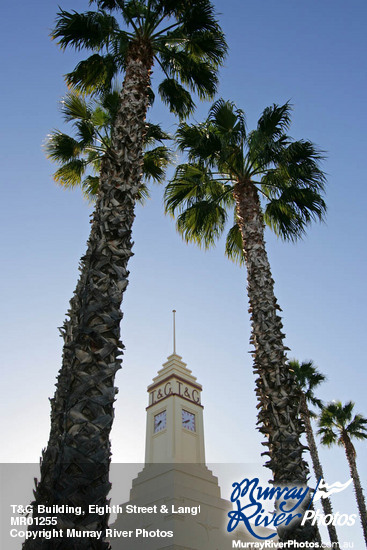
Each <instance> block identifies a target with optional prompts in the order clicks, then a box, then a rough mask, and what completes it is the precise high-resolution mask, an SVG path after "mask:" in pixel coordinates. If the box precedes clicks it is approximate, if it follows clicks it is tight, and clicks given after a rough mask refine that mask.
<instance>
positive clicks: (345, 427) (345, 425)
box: [318, 401, 367, 453]
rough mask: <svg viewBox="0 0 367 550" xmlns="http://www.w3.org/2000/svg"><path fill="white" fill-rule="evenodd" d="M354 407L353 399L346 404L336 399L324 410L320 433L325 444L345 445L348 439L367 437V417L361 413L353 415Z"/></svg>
mask: <svg viewBox="0 0 367 550" xmlns="http://www.w3.org/2000/svg"><path fill="white" fill-rule="evenodd" d="M353 409H354V403H353V402H352V401H349V402H348V403H346V404H345V405H343V404H342V403H341V401H335V402H332V403H329V404H328V405H327V406H326V407H325V408H324V409H323V410H322V412H321V415H320V421H319V426H320V428H319V431H318V434H319V435H320V436H321V443H322V444H323V445H327V446H328V447H330V446H331V445H334V444H335V443H336V444H338V445H341V446H344V447H345V445H346V442H347V441H348V440H351V439H359V440H362V439H367V418H364V417H363V416H362V415H361V414H356V415H355V416H353ZM354 453H355V451H354Z"/></svg>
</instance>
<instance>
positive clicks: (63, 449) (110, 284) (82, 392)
mask: <svg viewBox="0 0 367 550" xmlns="http://www.w3.org/2000/svg"><path fill="white" fill-rule="evenodd" d="M136 51H137V50H136ZM141 51H142V48H141V46H140V48H139V54H137V53H135V52H134V51H133V50H131V52H130V57H129V62H128V64H127V68H126V76H125V80H124V85H123V89H122V92H121V102H120V109H119V112H118V114H117V117H116V121H115V124H114V131H113V136H112V146H111V152H110V154H109V155H108V156H106V157H105V159H104V161H103V163H102V168H101V174H100V190H99V195H98V199H97V204H96V208H95V212H94V215H93V220H92V228H91V233H90V237H89V240H88V247H87V252H86V255H85V256H84V257H83V258H82V260H81V265H80V271H81V274H80V278H79V281H78V284H77V287H76V291H75V293H74V296H73V298H72V300H71V302H70V309H69V311H68V316H69V319H68V320H67V321H66V322H65V324H64V326H63V329H62V334H63V338H64V349H63V364H62V368H61V370H60V372H59V376H58V382H57V388H56V392H55V396H54V398H53V399H52V400H51V431H50V438H49V442H48V446H47V449H46V450H45V451H44V452H43V457H42V463H41V480H40V482H39V483H38V484H37V485H36V490H35V501H34V514H33V516H34V517H36V516H38V515H40V514H38V512H37V509H38V508H37V506H38V505H39V504H46V505H48V506H52V505H65V506H68V507H69V509H70V507H76V506H81V507H82V511H83V513H82V514H75V513H60V514H51V515H57V517H58V523H57V526H56V528H57V529H63V534H64V535H65V534H67V531H66V530H67V529H77V530H81V531H101V532H102V536H101V539H100V540H96V539H93V538H83V537H81V538H80V537H77V536H76V537H73V536H69V537H67V538H63V539H62V538H55V539H50V540H44V539H36V540H34V541H31V540H30V539H29V540H28V541H27V542H26V543H25V544H24V548H25V549H26V550H31V549H33V548H41V547H42V549H43V550H48V549H51V548H52V549H55V550H56V549H68V550H72V549H78V550H84V549H85V550H87V549H98V550H102V549H107V548H109V545H108V543H107V542H104V541H103V536H104V532H105V529H106V527H107V522H108V513H107V512H106V513H104V514H102V515H99V514H97V513H90V511H89V505H91V504H95V505H98V506H102V507H104V509H105V507H106V505H107V504H108V502H109V501H108V500H107V495H108V493H109V490H110V482H109V466H110V455H111V451H110V441H109V435H110V431H111V426H112V421H113V417H114V410H113V403H114V401H115V395H116V393H117V389H116V388H115V386H114V379H115V374H116V371H117V370H118V369H119V368H120V367H121V359H120V358H119V356H120V355H121V354H122V349H123V345H122V343H121V341H120V321H121V318H122V313H121V311H120V306H121V302H122V297H123V293H124V291H125V289H126V287H127V284H128V275H129V272H128V271H127V264H128V261H129V258H130V257H131V256H132V245H133V243H132V241H131V230H132V225H133V221H134V217H135V214H134V207H135V201H136V196H137V193H138V191H139V186H140V180H141V165H142V151H143V137H144V132H145V117H146V111H147V107H148V96H147V92H148V86H149V84H150V71H151V66H152V56H151V54H150V52H149V51H146V55H145V56H144V57H142V55H141ZM42 528H44V527H42ZM32 530H35V528H34V526H32Z"/></svg>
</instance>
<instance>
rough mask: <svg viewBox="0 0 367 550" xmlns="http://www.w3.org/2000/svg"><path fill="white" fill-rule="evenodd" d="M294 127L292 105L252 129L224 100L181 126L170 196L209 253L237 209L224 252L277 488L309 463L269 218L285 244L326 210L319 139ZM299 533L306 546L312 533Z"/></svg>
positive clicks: (171, 206)
mask: <svg viewBox="0 0 367 550" xmlns="http://www.w3.org/2000/svg"><path fill="white" fill-rule="evenodd" d="M289 124H290V105H289V104H288V103H286V104H285V105H282V106H278V105H273V106H272V107H269V108H267V109H265V111H264V112H263V114H262V116H261V118H260V120H259V122H258V126H257V129H256V130H254V131H252V132H250V133H247V130H246V124H245V117H244V113H243V112H242V111H241V110H239V109H237V108H236V106H235V105H234V104H233V103H231V102H225V101H224V100H219V101H217V102H216V103H214V105H213V106H212V107H211V109H210V111H209V116H208V118H207V119H206V121H205V122H203V123H200V124H197V125H194V124H193V125H189V124H187V123H182V124H181V125H180V127H179V129H178V132H177V141H178V144H179V148H180V149H181V151H184V152H186V153H187V155H188V160H189V162H188V163H186V164H182V165H180V166H178V168H177V169H176V173H175V176H174V178H173V180H172V181H171V182H170V183H169V184H168V186H167V188H166V192H165V204H166V210H167V211H168V212H169V213H171V214H172V215H175V214H176V213H177V228H178V231H179V232H180V233H181V234H182V235H183V237H184V238H185V239H186V240H187V241H194V242H196V243H198V244H201V245H203V246H205V247H209V246H210V245H212V244H214V243H215V242H216V240H217V239H218V238H219V237H220V236H221V235H222V233H223V231H224V230H225V227H226V222H227V219H228V211H229V210H231V209H233V210H234V225H233V226H232V227H231V228H230V229H229V232H228V235H227V241H226V254H227V255H228V256H229V257H230V258H232V259H238V260H239V261H241V262H242V261H244V262H245V264H246V267H247V280H248V286H247V290H248V296H249V302H250V313H251V319H252V337H251V342H252V343H253V345H254V346H255V351H253V352H252V353H253V355H254V370H255V373H256V374H257V381H256V385H257V389H256V393H257V396H258V399H259V414H258V424H259V425H260V427H259V430H260V431H261V432H262V433H263V434H265V435H266V436H267V442H266V443H264V444H265V445H267V446H268V451H267V452H266V453H264V454H268V455H269V461H268V462H267V463H266V466H267V467H269V468H271V470H272V472H273V478H274V483H275V484H277V485H282V484H289V483H297V484H306V482H307V475H308V467H307V464H306V462H305V461H304V459H303V457H302V453H303V450H304V446H303V445H302V444H301V441H300V438H301V434H302V432H303V430H304V428H303V423H302V421H301V420H300V418H299V406H300V400H299V389H298V385H297V383H296V379H295V376H294V374H293V372H291V371H290V369H289V367H288V364H287V357H286V349H287V348H286V347H285V345H284V342H283V338H284V334H283V332H282V322H281V319H280V317H279V315H278V313H277V310H279V309H280V308H279V306H278V305H277V301H276V298H275V295H274V281H273V279H272V276H271V271H270V266H269V261H268V257H267V253H266V248H265V242H264V222H266V223H267V224H268V225H270V227H271V228H272V229H273V230H274V231H275V233H276V234H278V235H280V236H281V237H283V238H284V239H296V238H297V237H299V236H301V235H302V234H303V233H304V231H305V229H306V227H307V226H308V225H309V223H310V222H311V221H312V220H313V219H315V218H316V219H322V217H323V214H324V212H325V203H324V200H323V199H322V197H321V193H322V191H323V189H324V181H325V178H324V174H323V173H322V171H321V170H320V168H319V160H320V159H321V154H320V152H318V151H317V149H316V148H315V147H314V145H313V144H312V143H311V142H309V141H301V140H299V141H293V140H292V139H291V138H289V137H288V136H287V135H286V130H287V129H288V127H289ZM297 536H298V535H297ZM299 536H300V537H302V536H306V539H305V540H307V537H308V534H307V533H306V530H305V531H304V533H303V534H300V535H299ZM310 536H311V535H310Z"/></svg>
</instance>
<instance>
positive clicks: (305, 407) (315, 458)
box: [289, 359, 339, 548]
mask: <svg viewBox="0 0 367 550" xmlns="http://www.w3.org/2000/svg"><path fill="white" fill-rule="evenodd" d="M289 368H290V369H291V370H293V372H294V373H295V375H296V378H297V382H298V384H299V386H300V388H301V390H302V393H301V407H300V413H301V417H302V420H303V422H304V424H305V430H306V438H307V445H308V448H309V450H310V455H311V460H312V465H313V469H314V473H315V477H316V479H317V480H318V479H325V476H324V472H323V469H322V465H321V462H320V458H319V453H318V450H317V446H316V441H315V437H314V433H313V429H312V425H311V418H317V415H316V414H315V413H314V412H313V411H311V410H310V408H309V404H311V405H313V406H314V407H318V408H319V409H321V408H322V406H323V403H322V401H321V400H320V399H318V397H316V395H315V389H316V388H317V387H318V386H319V385H320V384H321V383H322V382H324V381H325V380H326V376H325V375H324V374H322V373H321V372H319V371H318V370H317V367H316V366H315V365H314V363H313V361H304V362H302V363H301V364H300V363H299V361H297V360H295V359H293V360H292V361H289ZM321 504H322V509H323V510H324V513H325V515H327V514H332V513H333V509H332V506H331V502H330V499H329V498H328V497H326V498H322V499H321ZM327 529H328V533H329V537H330V542H331V543H332V544H334V546H333V547H334V548H338V544H339V541H338V535H337V532H336V529H335V526H334V525H332V524H329V525H328V526H327Z"/></svg>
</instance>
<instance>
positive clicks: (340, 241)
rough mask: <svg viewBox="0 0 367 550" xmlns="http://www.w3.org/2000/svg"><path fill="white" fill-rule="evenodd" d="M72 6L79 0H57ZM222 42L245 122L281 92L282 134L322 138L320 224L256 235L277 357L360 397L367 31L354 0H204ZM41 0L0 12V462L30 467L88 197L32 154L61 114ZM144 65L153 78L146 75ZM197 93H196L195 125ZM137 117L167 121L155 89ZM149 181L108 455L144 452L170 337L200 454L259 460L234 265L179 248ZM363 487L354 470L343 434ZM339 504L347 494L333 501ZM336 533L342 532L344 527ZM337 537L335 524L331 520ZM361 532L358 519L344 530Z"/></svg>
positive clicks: (239, 281) (67, 64)
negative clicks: (279, 335)
mask: <svg viewBox="0 0 367 550" xmlns="http://www.w3.org/2000/svg"><path fill="white" fill-rule="evenodd" d="M60 4H61V7H62V8H64V9H76V10H80V11H81V10H84V9H87V2H86V1H84V0H75V1H71V0H65V1H63V2H60ZM215 4H216V7H217V10H218V11H219V12H220V13H221V15H220V21H221V23H222V26H223V29H224V31H225V32H226V34H227V40H228V43H229V47H230V51H229V56H228V59H227V60H226V63H225V66H224V67H223V69H222V71H221V77H220V82H221V83H220V89H219V94H218V95H220V96H223V97H224V98H225V99H231V100H233V101H235V102H236V103H237V105H238V107H240V108H242V109H243V110H244V111H245V112H246V116H247V122H248V126H249V128H251V127H253V126H254V124H256V121H257V119H258V117H259V116H260V114H261V112H262V110H263V109H264V108H265V107H266V106H268V105H270V104H272V103H274V102H275V103H284V102H285V101H287V100H290V101H291V103H292V104H293V105H294V112H293V125H292V127H291V131H290V133H291V135H292V136H293V137H295V138H297V139H298V138H308V139H311V140H312V141H314V142H316V143H317V144H318V146H319V147H321V148H322V149H323V150H325V151H326V154H327V160H326V161H325V163H324V169H325V171H326V172H327V177H328V186H327V196H326V200H327V204H328V215H327V219H326V223H324V224H322V225H314V226H312V227H311V228H310V229H309V231H308V235H307V237H306V238H305V239H304V240H303V241H301V242H299V243H297V244H285V243H282V242H280V241H277V239H276V238H275V237H274V236H273V235H271V234H270V232H267V234H266V241H267V247H268V253H269V258H270V262H271V266H272V272H273V276H274V279H275V292H276V295H277V298H278V301H279V304H280V306H281V307H282V309H283V322H284V328H285V332H286V335H287V340H286V343H287V345H288V347H289V348H290V349H291V351H290V352H289V356H290V357H296V358H298V359H300V360H304V359H309V358H311V359H313V360H314V361H315V363H316V364H317V365H318V366H319V368H320V370H321V371H322V372H324V373H325V374H326V375H327V377H328V381H327V383H325V384H324V385H323V387H322V388H321V389H320V396H321V398H323V399H324V400H326V401H328V400H331V399H341V400H343V401H345V400H349V399H352V400H353V401H355V402H356V411H357V412H361V413H363V414H365V415H367V408H366V406H365V387H366V374H365V353H364V351H365V350H364V341H365V334H366V315H365V309H366V284H365V281H366V247H365V240H366V223H365V219H366V215H365V204H366V198H367V197H366V194H367V193H366V185H365V169H364V159H365V151H366V135H365V121H366V114H367V113H366V102H365V94H366V67H365V52H366V36H365V21H366V16H367V6H366V3H365V2H364V1H362V0H353V1H352V2H350V3H349V4H346V3H345V2H344V1H341V0H336V1H335V0H323V1H322V2H319V1H317V0H309V1H307V2H306V1H303V2H301V1H297V2H295V1H294V0H292V1H290V0H289V1H285V0H280V1H279V2H274V0H261V1H255V0H249V1H240V0H231V2H224V0H217V1H216V2H215ZM56 12H57V2H55V1H53V0H47V1H46V0H43V1H39V2H37V3H36V4H31V3H28V2H23V3H22V6H21V9H19V4H15V3H13V4H9V3H8V4H7V5H6V6H5V7H4V8H3V10H2V19H1V23H0V25H1V32H0V40H1V49H0V51H1V56H2V61H1V69H2V70H1V72H2V77H3V78H2V81H3V85H2V90H1V95H2V113H1V128H2V132H1V136H0V139H1V148H0V151H1V173H0V181H1V198H2V200H1V218H0V219H1V224H2V230H1V235H2V238H1V249H2V254H1V256H2V269H1V273H0V277H1V289H2V300H1V302H2V316H1V324H2V326H1V339H2V344H1V349H2V353H1V359H2V365H3V375H2V376H3V382H4V391H3V398H2V404H1V407H2V408H3V409H4V412H3V413H2V419H3V420H4V421H5V425H4V428H3V430H4V435H5V437H6V439H7V445H6V446H5V448H4V449H3V450H2V454H3V456H2V460H3V461H8V462H37V461H38V458H39V455H40V451H41V448H42V447H43V446H45V444H46V441H47V437H48V429H49V427H48V422H49V403H48V397H51V396H52V394H53V391H54V383H55V377H56V373H57V371H58V369H59V367H60V365H61V359H60V358H61V339H60V337H59V336H58V331H57V327H58V326H60V325H61V324H62V322H63V319H64V316H65V312H66V310H67V307H68V301H69V299H70V298H71V296H72V293H73V290H74V287H75V284H76V281H77V267H78V261H79V258H80V257H81V255H82V254H83V252H84V249H85V242H86V240H87V236H88V232H89V215H90V213H91V208H90V206H89V205H88V204H87V203H86V202H85V201H84V200H83V199H82V198H81V195H80V193H79V192H78V191H75V192H67V191H64V190H62V189H60V188H58V187H57V186H56V185H55V184H54V183H53V181H52V172H53V170H54V167H53V166H52V165H51V164H50V163H49V162H48V161H47V159H46V158H45V156H44V153H43V151H42V142H43V140H44V139H45V136H46V135H47V133H48V132H49V131H50V130H51V129H53V128H55V127H61V116H60V113H59V111H58V101H59V100H60V99H61V97H62V95H63V94H64V93H65V85H64V83H63V74H65V73H66V72H68V71H70V70H71V69H72V67H73V66H74V64H75V61H76V56H75V54H74V53H72V52H66V53H62V52H61V51H60V50H59V49H58V47H57V45H56V44H55V43H53V42H51V41H50V39H49V36H48V35H49V31H50V29H51V28H52V25H53V21H54V19H55V15H56ZM153 78H154V76H153ZM208 107H209V104H201V105H199V106H198V110H197V112H196V115H195V118H196V119H197V120H200V119H201V118H203V117H204V116H205V114H206V112H207V110H208ZM151 116H152V119H154V121H157V122H160V123H162V124H163V126H164V127H165V128H166V129H167V130H168V131H170V132H174V129H175V123H176V121H175V120H174V118H173V117H172V116H170V115H169V114H167V112H166V111H165V109H164V108H163V107H162V106H160V105H159V104H158V102H157V104H156V106H155V107H154V110H153V112H152V115H151ZM162 192H163V188H159V187H153V188H152V198H151V200H150V201H148V203H147V204H146V206H144V208H142V207H140V206H138V207H137V217H136V222H135V225H134V241H135V246H134V253H135V256H134V257H133V259H132V260H131V263H130V265H129V267H130V272H131V275H130V284H129V287H128V289H127V292H126V294H125V298H124V303H123V311H124V319H123V323H122V338H123V341H124V344H125V346H126V352H125V355H124V366H123V370H122V371H120V372H119V374H118V377H117V385H118V386H119V387H120V393H119V397H118V401H117V403H116V420H115V424H114V428H113V459H114V460H115V461H116V462H118V461H122V462H123V461H127V462H129V461H130V462H140V461H142V460H143V457H144V444H145V406H146V404H147V395H146V387H147V385H148V384H149V383H150V381H151V379H152V377H153V376H154V375H155V373H156V371H157V370H158V369H159V368H160V365H161V364H162V363H163V362H164V360H165V358H166V356H167V355H169V354H170V353H171V351H172V344H171V340H172V335H171V310H172V309H173V308H175V309H176V310H177V350H178V353H180V354H181V355H182V356H183V359H184V361H186V362H187V363H188V366H189V368H191V369H192V370H193V373H194V374H195V375H196V376H197V377H198V379H199V382H200V383H201V384H202V385H203V387H204V393H203V402H204V405H205V412H204V415H205V416H204V418H205V430H206V454H207V460H208V462H260V461H261V460H260V459H259V454H260V452H262V450H263V448H262V447H261V445H260V442H261V437H260V434H258V433H257V432H256V430H255V427H254V426H255V422H256V409H255V405H256V401H255V397H254V391H253V389H254V378H253V374H252V366H251V356H250V355H249V353H248V350H249V349H250V346H249V343H248V342H249V336H250V325H249V318H248V313H247V307H248V305H247V296H246V273H245V270H244V269H243V268H239V267H238V266H236V265H233V264H231V263H230V262H229V261H228V260H227V259H225V257H224V254H223V247H224V245H223V243H219V244H218V246H217V248H216V249H215V250H211V251H209V252H203V251H201V250H199V249H197V248H195V247H194V246H193V245H186V244H184V243H183V242H182V240H181V238H180V237H179V236H178V235H177V234H176V232H175V228H174V222H173V221H172V220H171V219H170V218H168V217H165V216H164V215H163V206H162ZM356 448H357V452H358V453H359V456H358V458H357V460H358V465H359V468H360V474H361V479H362V485H364V486H365V487H366V485H367V484H366V476H367V468H366V465H365V464H363V463H362V454H361V452H362V449H363V444H358V443H357V445H356ZM321 456H322V459H323V462H324V465H325V470H326V471H327V476H328V479H329V480H330V481H336V480H339V481H346V479H347V478H348V475H349V472H348V467H347V463H346V460H345V457H344V453H343V451H342V449H339V448H337V449H334V450H332V451H329V450H322V451H321ZM345 506H346V507H347V508H348V510H346V513H351V512H349V508H350V510H351V511H355V505H354V498H353V493H352V491H351V490H349V495H346V496H345V500H342V501H341V502H340V508H343V510H344V507H345ZM349 529H351V528H349ZM344 533H345V540H348V538H347V537H348V535H350V533H351V531H348V530H344ZM350 540H353V541H354V542H355V543H356V544H357V542H358V541H360V540H361V538H360V527H359V525H357V526H356V528H355V529H354V531H353V538H352V539H350Z"/></svg>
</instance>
